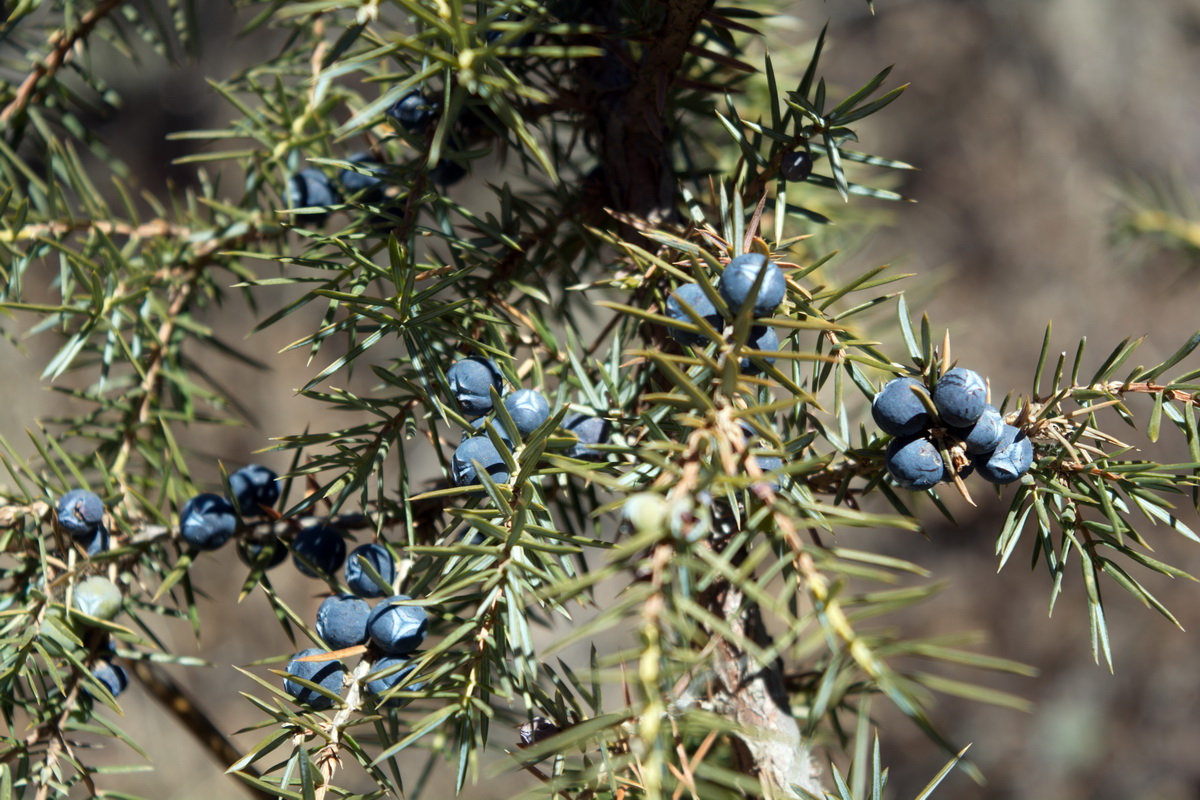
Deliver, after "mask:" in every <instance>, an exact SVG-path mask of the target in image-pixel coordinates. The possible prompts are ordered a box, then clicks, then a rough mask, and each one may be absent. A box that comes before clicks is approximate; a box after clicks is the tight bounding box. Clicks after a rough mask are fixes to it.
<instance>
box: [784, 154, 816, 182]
mask: <svg viewBox="0 0 1200 800" xmlns="http://www.w3.org/2000/svg"><path fill="white" fill-rule="evenodd" d="M812 169H813V157H812V153H811V152H809V149H808V146H807V145H806V146H804V147H803V148H801V149H798V150H793V151H791V152H790V153H785V154H784V156H783V158H782V159H781V160H780V162H779V174H781V175H783V177H784V178H786V179H787V180H789V181H796V182H799V181H804V180H808V176H809V175H811V174H812Z"/></svg>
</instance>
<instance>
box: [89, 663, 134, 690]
mask: <svg viewBox="0 0 1200 800" xmlns="http://www.w3.org/2000/svg"><path fill="white" fill-rule="evenodd" d="M92 676H93V677H95V679H96V680H98V681H100V683H101V684H103V685H104V688H105V689H108V693H109V694H111V695H112V696H113V697H116V696H117V695H119V694H120V693H121V692H123V691H125V689H126V687H128V686H129V676H128V675H126V674H125V670H124V669H122V668H121V667H119V666H118V665H116V664H114V663H112V662H111V661H101V662H100V663H99V664H97V665H96V666H94V667H92ZM85 691H86V689H85Z"/></svg>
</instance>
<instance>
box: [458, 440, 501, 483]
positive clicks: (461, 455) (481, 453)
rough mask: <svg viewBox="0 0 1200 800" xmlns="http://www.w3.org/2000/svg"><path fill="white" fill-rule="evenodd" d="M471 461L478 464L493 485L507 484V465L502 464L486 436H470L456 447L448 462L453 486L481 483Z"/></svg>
mask: <svg viewBox="0 0 1200 800" xmlns="http://www.w3.org/2000/svg"><path fill="white" fill-rule="evenodd" d="M473 461H478V462H479V465H480V466H481V467H483V470H484V472H486V473H487V474H488V475H490V476H491V478H492V481H493V482H494V483H508V479H509V474H508V465H507V464H505V463H504V457H503V456H501V455H500V453H499V451H497V450H496V446H495V445H494V444H492V440H491V439H489V438H488V437H486V436H472V437H471V438H469V439H466V440H465V441H463V443H462V444H460V445H459V446H458V448H457V449H456V450H455V451H454V458H453V459H452V460H451V462H450V473H451V478H452V479H453V480H454V485H455V486H472V485H474V484H477V483H482V481H481V480H479V476H478V475H477V474H476V472H475V465H474V464H473V463H472V462H473Z"/></svg>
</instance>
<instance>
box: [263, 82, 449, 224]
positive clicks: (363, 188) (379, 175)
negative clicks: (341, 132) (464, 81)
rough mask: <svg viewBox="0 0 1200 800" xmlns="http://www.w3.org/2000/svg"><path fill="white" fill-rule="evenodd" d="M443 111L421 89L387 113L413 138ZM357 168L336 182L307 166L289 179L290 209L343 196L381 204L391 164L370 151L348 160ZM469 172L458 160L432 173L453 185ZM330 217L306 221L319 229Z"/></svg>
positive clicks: (320, 204)
mask: <svg viewBox="0 0 1200 800" xmlns="http://www.w3.org/2000/svg"><path fill="white" fill-rule="evenodd" d="M440 112H441V104H440V103H439V102H438V100H437V99H436V98H434V97H432V96H431V95H429V94H427V93H426V92H425V91H424V90H422V89H413V90H412V91H410V92H407V93H405V94H404V95H403V96H402V97H401V98H400V99H399V100H397V101H396V102H394V103H392V104H391V105H390V106H388V107H387V109H386V110H385V111H384V114H385V115H386V116H387V118H388V120H389V121H390V122H391V123H392V125H393V126H394V127H395V128H397V129H399V130H401V131H403V132H405V133H409V134H411V135H413V136H422V135H424V134H425V132H426V131H428V130H429V126H430V124H431V123H432V122H433V121H434V120H435V119H437V116H438V114H439V113H440ZM346 160H347V161H349V162H351V163H352V164H355V165H357V167H358V168H357V169H343V170H341V171H340V172H339V173H338V177H337V182H336V183H335V182H334V181H333V179H331V178H330V177H329V176H328V175H326V174H325V173H324V172H322V171H321V170H320V169H317V168H316V167H307V168H305V169H302V170H299V171H298V172H295V173H293V174H292V175H291V176H290V177H289V178H288V190H287V200H288V206H289V207H290V208H320V207H323V206H326V207H327V206H334V205H337V204H338V203H340V202H342V198H343V197H353V198H357V199H358V200H361V201H362V202H367V203H372V202H378V201H379V200H381V199H382V198H383V196H384V187H385V185H386V181H387V177H388V175H389V173H390V171H391V169H390V168H389V166H388V164H387V163H385V162H383V161H380V160H378V159H377V158H376V157H375V156H374V155H373V154H371V153H370V152H361V153H355V154H353V155H352V156H350V158H348V159H346ZM466 174H467V170H466V168H465V167H463V166H462V165H461V164H459V163H458V162H457V161H453V160H451V159H449V158H442V159H441V160H439V161H438V163H437V165H436V166H435V167H434V169H433V170H432V171H431V172H430V177H431V178H432V179H433V181H434V182H435V183H438V184H441V185H442V186H450V185H451V184H454V183H457V182H458V181H460V180H462V179H463V178H464V177H466ZM328 218H329V213H328V212H318V213H312V214H306V215H304V217H303V218H302V219H303V221H304V222H306V223H308V224H312V225H314V226H319V225H322V224H324V222H325V220H327V219H328Z"/></svg>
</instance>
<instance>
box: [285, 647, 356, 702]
mask: <svg viewBox="0 0 1200 800" xmlns="http://www.w3.org/2000/svg"><path fill="white" fill-rule="evenodd" d="M325 652H328V651H326V650H321V649H320V648H318V647H310V648H308V649H307V650H301V651H300V652H299V653H296V655H294V656H292V660H291V661H289V662H288V665H287V671H288V674H289V675H295V676H296V677H297V678H301V679H303V680H306V681H310V682H312V683H315V684H317V685H318V686H320V687H321V688H322V689H325V690H327V691H330V692H333V693H334V694H339V695H340V694H341V693H342V682H343V679H344V678H345V675H346V671H345V668H344V667H343V666H342V662H340V661H300V660H299V659H301V658H305V657H306V656H315V655H317V654H319V653H325ZM283 689H284V691H286V692H287V693H288V694H290V695H291V696H292V697H294V698H296V702H297V703H303V704H304V705H307V706H312V707H313V708H315V709H318V710H320V709H323V708H329V707H331V706H332V705H333V700H331V699H329V698H328V697H326V696H325V695H323V694H321V693H320V692H317V691H316V690H314V689H309V688H308V687H307V686H302V685H301V684H299V683H296V682H295V681H292V680H291V679H288V678H284V680H283Z"/></svg>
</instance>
